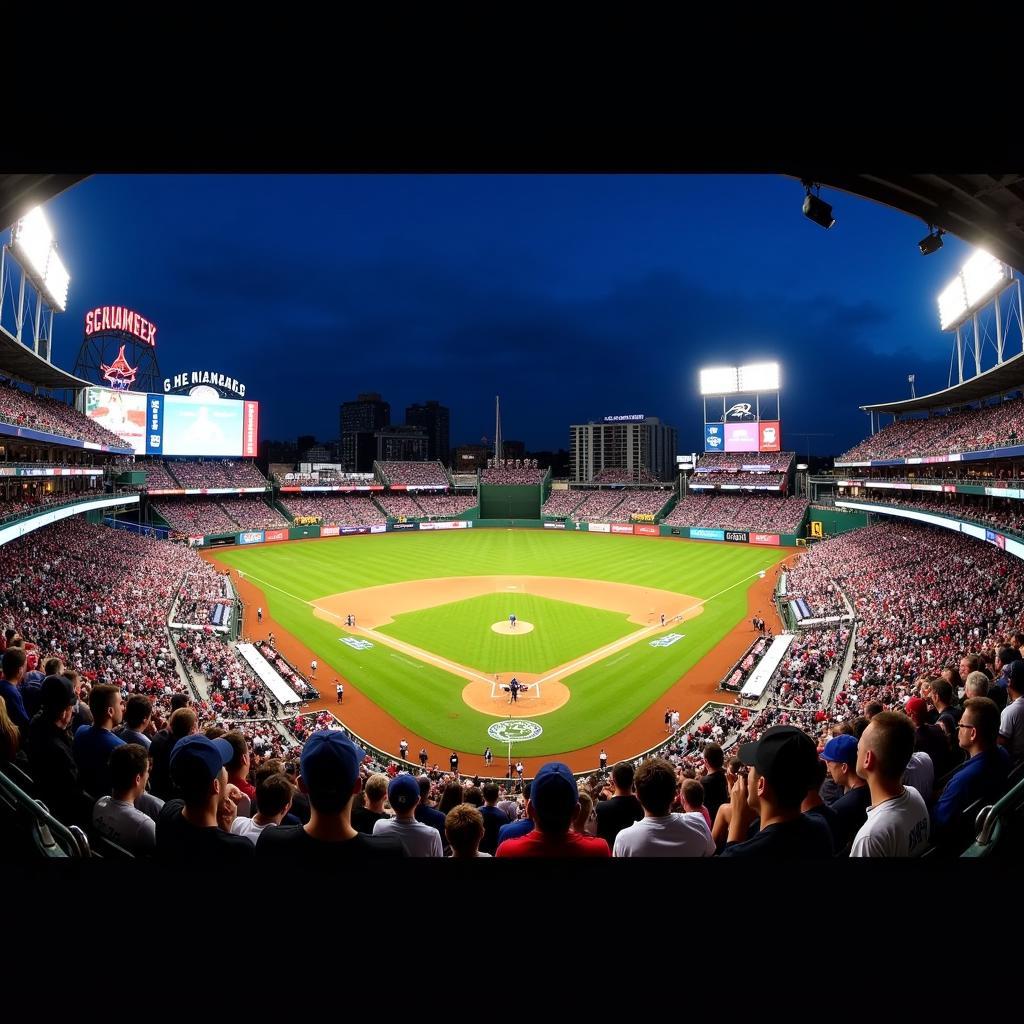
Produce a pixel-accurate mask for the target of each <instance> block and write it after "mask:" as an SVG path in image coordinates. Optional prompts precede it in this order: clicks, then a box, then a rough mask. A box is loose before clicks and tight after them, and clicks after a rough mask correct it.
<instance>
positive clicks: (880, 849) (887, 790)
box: [850, 711, 930, 857]
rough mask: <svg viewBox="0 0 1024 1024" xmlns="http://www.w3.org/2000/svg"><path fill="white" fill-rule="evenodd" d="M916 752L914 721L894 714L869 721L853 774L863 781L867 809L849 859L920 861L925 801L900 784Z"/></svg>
mask: <svg viewBox="0 0 1024 1024" xmlns="http://www.w3.org/2000/svg"><path fill="white" fill-rule="evenodd" d="M913 752H914V723H913V722H912V721H911V720H910V719H909V718H907V716H906V715H904V714H901V713H900V712H898V711H883V712H882V713H881V714H878V715H875V717H874V718H872V719H871V722H870V724H869V725H868V727H867V728H866V729H865V730H864V732H863V733H862V734H861V737H860V739H859V740H858V742H857V774H858V775H859V776H860V777H861V778H862V779H867V782H868V787H869V788H870V790H871V806H870V807H869V808H868V812H867V820H866V821H865V822H864V824H863V825H862V826H861V827H860V831H858V833H857V835H856V836H855V838H854V840H853V846H852V847H851V848H850V856H851V857H920V856H921V854H922V853H924V851H925V850H926V849H927V848H928V833H929V830H930V821H929V818H928V808H927V807H926V806H925V802H924V797H922V796H921V794H920V793H918V791H917V790H916V789H914V788H913V787H912V786H904V784H903V773H904V772H905V771H906V770H907V765H908V764H909V763H910V755H911V754H912V753H913Z"/></svg>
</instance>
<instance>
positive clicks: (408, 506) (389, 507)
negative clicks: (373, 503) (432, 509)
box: [377, 491, 423, 519]
mask: <svg viewBox="0 0 1024 1024" xmlns="http://www.w3.org/2000/svg"><path fill="white" fill-rule="evenodd" d="M377 504H378V505H380V507H381V508H382V509H383V510H384V511H385V512H386V513H387V514H388V515H389V516H394V517H395V518H396V519H397V518H399V517H401V516H405V517H406V518H408V519H416V518H418V517H421V516H422V515H423V509H421V508H420V507H419V505H417V504H416V499H415V498H414V497H413V496H412V495H411V494H403V493H402V492H400V491H399V492H395V493H384V494H378V495H377Z"/></svg>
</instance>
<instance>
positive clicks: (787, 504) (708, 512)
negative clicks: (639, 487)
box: [665, 492, 808, 533]
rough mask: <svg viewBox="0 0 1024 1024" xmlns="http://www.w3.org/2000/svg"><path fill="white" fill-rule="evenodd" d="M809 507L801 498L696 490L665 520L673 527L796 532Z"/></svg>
mask: <svg viewBox="0 0 1024 1024" xmlns="http://www.w3.org/2000/svg"><path fill="white" fill-rule="evenodd" d="M807 508H808V502H807V500H806V499H804V498H798V497H788V498H780V497H777V496H776V495H772V494H758V495H753V496H751V495H745V494H737V495H732V494H730V495H724V494H718V493H714V494H707V493H699V492H693V493H691V494H689V495H688V496H687V497H685V498H684V499H683V500H682V501H680V502H679V504H677V505H676V507H675V508H674V509H673V510H672V512H671V514H670V515H669V516H668V518H667V519H666V520H665V522H666V523H668V524H669V525H671V526H696V527H704V528H718V527H722V528H726V529H729V528H733V529H739V530H759V531H764V532H771V533H794V532H795V531H796V530H798V529H799V527H800V523H801V522H802V521H803V518H804V516H805V515H806V513H807Z"/></svg>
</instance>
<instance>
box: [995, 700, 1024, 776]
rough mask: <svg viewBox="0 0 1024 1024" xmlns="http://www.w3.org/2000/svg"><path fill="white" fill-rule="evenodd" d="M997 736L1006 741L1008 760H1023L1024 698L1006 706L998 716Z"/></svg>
mask: <svg viewBox="0 0 1024 1024" xmlns="http://www.w3.org/2000/svg"><path fill="white" fill-rule="evenodd" d="M999 735H1000V736H1002V737H1003V739H1005V740H1006V749H1007V750H1008V751H1009V752H1010V760H1011V761H1013V762H1014V763H1016V762H1017V761H1020V760H1024V697H1018V698H1017V699H1016V700H1015V701H1014V702H1013V703H1012V704H1007V705H1006V707H1005V708H1003V711H1002V714H1001V715H1000V716H999Z"/></svg>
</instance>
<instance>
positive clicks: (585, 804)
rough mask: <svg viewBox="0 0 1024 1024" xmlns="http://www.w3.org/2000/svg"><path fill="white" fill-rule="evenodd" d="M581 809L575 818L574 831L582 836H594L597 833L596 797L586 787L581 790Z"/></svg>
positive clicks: (573, 822)
mask: <svg viewBox="0 0 1024 1024" xmlns="http://www.w3.org/2000/svg"><path fill="white" fill-rule="evenodd" d="M579 798H580V809H579V811H578V812H577V813H576V817H575V818H573V821H572V828H573V831H575V832H579V834H580V835H581V836H592V835H596V833H597V813H596V812H595V811H594V798H593V797H592V796H591V795H590V793H589V792H588V791H587V790H586V789H581V790H580V791H579Z"/></svg>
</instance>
